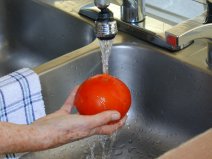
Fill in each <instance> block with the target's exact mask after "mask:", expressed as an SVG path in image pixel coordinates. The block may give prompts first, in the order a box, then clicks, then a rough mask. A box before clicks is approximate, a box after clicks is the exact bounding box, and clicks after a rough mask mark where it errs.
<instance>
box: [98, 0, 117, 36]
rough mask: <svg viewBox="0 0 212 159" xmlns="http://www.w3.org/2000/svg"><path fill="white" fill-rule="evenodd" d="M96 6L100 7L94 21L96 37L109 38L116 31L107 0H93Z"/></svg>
mask: <svg viewBox="0 0 212 159" xmlns="http://www.w3.org/2000/svg"><path fill="white" fill-rule="evenodd" d="M94 4H95V6H96V7H98V8H99V9H100V12H99V13H98V17H97V19H96V21H95V28H96V37H97V38H99V39H100V40H111V39H113V38H114V37H115V36H116V34H117V32H118V29H117V23H116V21H115V20H114V18H113V13H112V12H111V11H110V10H109V9H108V6H109V5H110V1H109V0H94Z"/></svg>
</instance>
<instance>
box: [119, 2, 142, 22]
mask: <svg viewBox="0 0 212 159" xmlns="http://www.w3.org/2000/svg"><path fill="white" fill-rule="evenodd" d="M144 6H145V2H144V0H123V3H122V5H121V20H123V21H125V22H128V23H138V22H141V21H143V20H144V18H145V7H144Z"/></svg>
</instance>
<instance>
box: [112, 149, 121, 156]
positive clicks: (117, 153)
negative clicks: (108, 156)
mask: <svg viewBox="0 0 212 159" xmlns="http://www.w3.org/2000/svg"><path fill="white" fill-rule="evenodd" d="M122 154H123V151H122V150H116V151H115V153H114V155H115V156H120V155H122Z"/></svg>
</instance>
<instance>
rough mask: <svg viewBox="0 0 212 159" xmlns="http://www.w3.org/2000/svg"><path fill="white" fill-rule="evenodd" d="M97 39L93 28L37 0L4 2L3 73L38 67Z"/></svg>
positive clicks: (0, 27) (0, 4) (0, 21)
mask: <svg viewBox="0 0 212 159" xmlns="http://www.w3.org/2000/svg"><path fill="white" fill-rule="evenodd" d="M94 39H95V34H94V30H93V27H92V26H91V25H90V24H89V23H87V22H85V21H83V20H81V19H79V18H76V17H75V16H74V15H71V14H68V13H65V12H63V11H61V10H59V9H56V8H54V7H52V6H50V5H47V4H44V3H42V2H40V1H36V0H18V1H17V0H1V1H0V76H2V75H5V74H7V73H10V72H12V71H15V70H17V69H20V68H23V67H28V68H34V67H36V66H39V65H41V64H43V63H46V62H48V61H50V60H52V59H54V58H56V57H59V56H61V55H64V54H66V53H68V52H71V51H73V50H76V49H79V48H81V47H83V46H86V45H87V44H89V43H91V42H92V41H93V40H94Z"/></svg>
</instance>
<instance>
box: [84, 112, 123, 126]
mask: <svg viewBox="0 0 212 159" xmlns="http://www.w3.org/2000/svg"><path fill="white" fill-rule="evenodd" d="M120 118H121V115H120V113H119V112H117V111H104V112H102V113H98V114H96V115H91V116H87V120H86V121H87V124H88V125H89V127H90V128H91V129H93V128H96V127H99V126H103V125H106V124H108V123H109V122H112V121H117V120H119V119H120Z"/></svg>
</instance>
